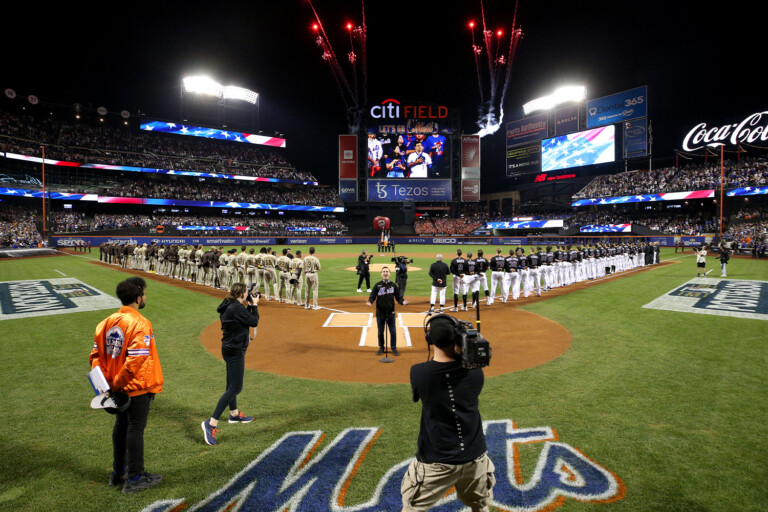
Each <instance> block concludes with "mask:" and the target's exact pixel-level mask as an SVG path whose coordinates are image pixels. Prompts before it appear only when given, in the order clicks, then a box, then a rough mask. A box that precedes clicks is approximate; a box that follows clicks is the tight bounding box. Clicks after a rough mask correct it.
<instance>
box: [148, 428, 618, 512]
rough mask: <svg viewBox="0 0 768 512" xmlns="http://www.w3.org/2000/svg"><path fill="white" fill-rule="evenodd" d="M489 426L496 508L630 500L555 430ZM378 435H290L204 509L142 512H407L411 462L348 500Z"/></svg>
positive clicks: (167, 507) (367, 431) (448, 508)
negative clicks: (405, 488) (531, 453)
mask: <svg viewBox="0 0 768 512" xmlns="http://www.w3.org/2000/svg"><path fill="white" fill-rule="evenodd" d="M484 426H485V438H486V445H487V447H488V455H489V456H490V458H491V460H492V461H493V464H494V466H495V467H496V473H495V475H496V486H495V487H494V489H493V502H492V504H493V505H494V506H495V507H497V508H500V509H502V510H517V511H523V510H524V511H526V512H535V511H543V510H552V509H554V508H556V507H559V506H560V505H563V504H564V503H565V502H566V500H569V499H571V500H576V501H581V502H587V503H608V502H612V501H617V500H620V499H622V498H623V497H624V494H625V490H624V485H623V484H622V482H621V480H620V479H619V478H618V477H617V476H616V475H614V474H613V473H612V472H611V471H609V470H607V469H605V468H604V467H602V466H601V465H599V464H598V463H596V462H595V461H593V460H592V459H591V458H589V457H588V456H587V455H585V454H584V453H583V452H582V451H581V450H579V449H578V448H574V447H572V446H570V445H568V444H566V443H563V442H561V441H560V440H559V436H558V434H557V432H556V431H555V430H554V429H552V428H550V427H536V428H517V426H516V425H515V423H514V422H513V421H511V420H498V421H486V422H485V423H484ZM380 432H381V431H380V430H379V429H377V428H348V429H346V430H344V431H342V432H341V433H340V434H339V435H338V436H336V438H335V439H334V440H333V441H332V442H331V443H330V444H329V445H327V446H326V447H325V448H323V449H322V450H321V449H320V445H321V443H322V439H323V433H322V432H320V431H311V432H289V433H287V434H285V435H284V436H283V437H282V438H280V439H279V440H278V441H276V442H275V443H274V444H273V445H272V446H271V447H269V448H267V450H266V451H264V452H263V453H262V454H261V455H259V457H257V458H256V459H255V460H253V461H252V462H251V463H250V464H248V465H247V466H246V467H245V468H243V469H242V470H241V471H240V472H239V473H237V474H236V475H235V476H234V477H232V479H231V480H229V481H228V482H227V483H225V484H224V485H223V486H222V487H220V488H219V489H217V490H216V491H214V492H213V493H212V494H210V495H209V496H208V497H206V498H205V499H203V500H202V501H200V502H199V503H196V504H189V503H187V502H186V500H185V499H184V498H177V499H167V500H161V501H156V502H154V503H152V504H151V505H149V506H148V507H146V508H145V509H144V510H143V511H142V512H171V511H178V510H181V509H184V510H185V511H187V510H188V511H189V512H192V511H206V512H214V511H221V510H239V511H242V512H247V511H258V512H282V511H283V510H290V511H292V512H326V511H327V512H397V511H399V510H401V507H402V503H401V497H400V482H401V481H402V478H403V474H404V473H405V470H406V468H407V466H408V464H409V463H410V460H406V461H403V462H400V463H398V464H396V465H395V466H393V467H392V468H390V469H389V470H388V471H387V472H386V474H385V475H384V476H383V477H382V478H381V480H380V481H379V484H378V485H377V486H376V489H375V490H374V491H373V495H372V496H371V497H370V498H369V499H368V500H366V501H365V502H362V503H354V504H352V503H348V501H349V500H347V498H346V494H347V489H348V488H349V486H350V484H351V482H352V479H353V478H354V476H355V473H356V472H357V470H358V468H359V467H360V465H361V464H362V462H363V459H364V458H365V456H366V454H368V452H369V451H370V448H371V445H372V444H373V443H374V442H375V441H376V438H377V437H378V436H379V434H380ZM531 443H541V451H540V452H539V457H538V460H537V462H536V464H535V466H533V467H525V468H522V467H520V458H519V457H518V453H517V452H518V447H519V446H520V445H522V444H531ZM190 505H191V506H190ZM463 509H465V507H464V505H463V504H462V503H461V502H460V501H458V500H457V499H456V495H455V494H450V495H448V496H446V497H444V498H443V499H442V500H440V502H439V503H438V505H437V506H436V507H435V508H433V509H432V510H434V511H436V512H458V511H460V510H463Z"/></svg>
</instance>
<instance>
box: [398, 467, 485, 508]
mask: <svg viewBox="0 0 768 512" xmlns="http://www.w3.org/2000/svg"><path fill="white" fill-rule="evenodd" d="M495 470H496V468H494V467H493V462H491V459H490V458H488V454H487V453H485V454H483V455H482V456H480V457H478V458H477V459H475V460H473V461H471V462H467V463H465V464H457V465H453V464H439V463H432V464H425V463H423V462H419V461H417V460H413V462H411V464H410V465H409V466H408V470H407V471H406V472H405V475H404V476H403V482H402V484H401V485H400V493H401V494H402V495H403V510H404V511H405V512H423V511H427V510H429V509H431V508H432V507H433V506H435V504H436V503H437V502H438V501H440V498H442V497H443V496H444V495H445V493H446V492H448V490H449V489H450V488H451V487H454V486H455V487H456V496H457V497H458V498H459V500H461V502H462V503H464V504H465V505H467V506H468V507H472V508H477V509H482V508H484V507H487V506H488V504H489V503H490V502H491V500H492V499H493V486H494V485H495V484H496V478H495V477H494V476H493V472H494V471H495Z"/></svg>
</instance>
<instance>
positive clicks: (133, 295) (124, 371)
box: [90, 277, 163, 494]
mask: <svg viewBox="0 0 768 512" xmlns="http://www.w3.org/2000/svg"><path fill="white" fill-rule="evenodd" d="M146 288H147V283H146V282H145V281H144V279H142V278H140V277H131V278H129V279H126V280H125V281H122V282H121V283H119V284H118V285H117V289H116V291H115V293H116V295H117V297H118V298H119V299H120V302H121V303H122V304H123V306H122V307H121V308H120V309H119V310H118V311H117V312H116V313H113V314H112V315H110V316H109V317H107V318H106V319H105V320H103V321H102V322H101V323H99V325H98V326H97V327H96V333H95V335H94V338H93V341H94V343H93V350H92V351H91V356H90V362H91V368H95V367H97V366H99V367H100V368H101V371H102V372H103V373H104V377H105V378H106V380H107V382H108V383H109V386H110V389H111V393H117V394H121V395H123V396H124V395H127V396H128V397H130V404H129V405H128V407H127V409H126V410H124V411H122V412H118V413H116V414H115V426H114V428H113V429H112V456H113V459H112V469H113V471H112V476H111V477H110V478H109V485H113V486H117V485H122V486H123V494H130V493H133V492H136V491H141V490H144V489H147V488H149V487H152V486H153V485H156V484H158V483H160V480H161V479H162V477H161V476H160V475H158V474H150V473H147V472H146V471H145V470H144V428H145V427H146V425H147V416H149V406H150V404H151V403H152V401H153V400H154V398H155V395H156V394H157V393H160V392H161V391H162V390H163V370H162V368H161V367H160V359H159V357H158V354H157V345H156V344H155V336H154V332H153V330H152V323H151V322H150V321H149V320H147V319H146V318H144V316H143V315H142V314H141V313H140V312H139V310H140V309H143V308H144V306H145V305H146V304H147V298H146Z"/></svg>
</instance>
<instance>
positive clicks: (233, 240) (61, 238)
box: [50, 235, 712, 247]
mask: <svg viewBox="0 0 768 512" xmlns="http://www.w3.org/2000/svg"><path fill="white" fill-rule="evenodd" d="M676 239H678V240H679V241H680V242H681V245H683V246H684V247H698V246H700V245H701V244H703V243H709V242H710V241H711V239H712V237H711V236H707V237H705V236H682V237H674V236H537V237H533V236H532V237H519V236H518V237H458V236H452V237H431V236H396V237H392V241H393V242H394V243H395V244H398V245H399V244H404V245H409V244H419V245H494V246H495V245H505V246H509V245H514V246H518V245H541V246H545V245H579V244H586V243H594V242H611V243H612V242H618V241H631V242H658V243H659V245H660V246H662V247H674V246H675V240H676ZM89 242H90V244H91V246H93V247H98V246H99V245H101V244H102V243H104V242H113V243H114V242H116V243H130V244H134V245H141V244H147V245H150V244H151V243H152V242H155V243H156V244H164V245H173V244H176V245H183V244H187V245H198V244H202V245H205V246H210V245H330V244H339V245H343V244H347V245H376V244H378V242H379V238H378V237H371V236H351V237H345V236H309V237H269V236H267V237H259V236H250V237H249V236H244V237H240V236H232V237H221V236H218V237H184V236H158V235H155V236H98V235H93V236H91V235H84V236H77V235H52V236H51V237H50V246H51V247H74V246H77V245H87V244H88V243H89Z"/></svg>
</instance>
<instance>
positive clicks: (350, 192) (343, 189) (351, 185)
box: [339, 180, 357, 201]
mask: <svg viewBox="0 0 768 512" xmlns="http://www.w3.org/2000/svg"><path fill="white" fill-rule="evenodd" d="M339 196H340V197H341V200H342V201H357V180H339Z"/></svg>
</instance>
